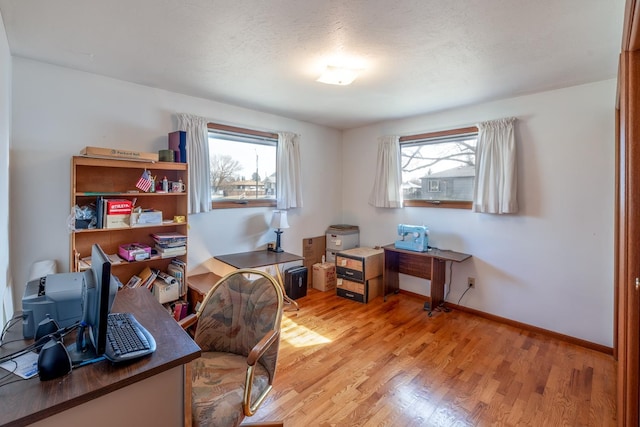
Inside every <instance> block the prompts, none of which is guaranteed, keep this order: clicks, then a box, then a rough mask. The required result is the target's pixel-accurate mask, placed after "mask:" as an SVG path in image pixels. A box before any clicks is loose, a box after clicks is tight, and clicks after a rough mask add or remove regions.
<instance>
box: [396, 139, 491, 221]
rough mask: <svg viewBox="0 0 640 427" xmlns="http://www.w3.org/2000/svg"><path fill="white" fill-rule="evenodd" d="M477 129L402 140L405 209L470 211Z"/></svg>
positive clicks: (401, 156)
mask: <svg viewBox="0 0 640 427" xmlns="http://www.w3.org/2000/svg"><path fill="white" fill-rule="evenodd" d="M477 137H478V129H477V128H476V127H469V128H462V129H452V130H447V131H441V132H432V133H424V134H419V135H409V136H403V137H400V163H401V167H402V195H403V200H404V206H421V207H448V208H464V209H469V208H471V204H472V200H473V187H474V179H475V163H476V143H477Z"/></svg>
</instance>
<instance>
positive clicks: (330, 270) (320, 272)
mask: <svg viewBox="0 0 640 427" xmlns="http://www.w3.org/2000/svg"><path fill="white" fill-rule="evenodd" d="M313 288H314V289H318V290H320V291H323V292H325V291H331V290H334V289H335V288H336V265H335V264H333V263H331V262H325V263H316V264H313Z"/></svg>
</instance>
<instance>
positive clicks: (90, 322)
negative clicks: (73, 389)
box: [67, 244, 119, 364]
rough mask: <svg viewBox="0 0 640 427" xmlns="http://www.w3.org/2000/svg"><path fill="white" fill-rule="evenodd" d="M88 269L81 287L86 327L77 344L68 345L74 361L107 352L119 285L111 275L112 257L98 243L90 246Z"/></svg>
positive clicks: (89, 358) (83, 318) (77, 361)
mask: <svg viewBox="0 0 640 427" xmlns="http://www.w3.org/2000/svg"><path fill="white" fill-rule="evenodd" d="M89 271H90V274H87V275H86V276H85V280H84V283H83V287H82V313H83V315H82V321H83V324H84V329H85V330H84V331H82V332H81V333H80V335H79V337H78V341H77V343H76V344H73V345H70V346H68V347H67V350H68V351H69V354H70V356H71V360H72V361H73V362H74V364H75V363H80V362H84V361H87V360H91V359H94V358H96V357H98V356H102V355H103V354H104V352H105V347H106V342H107V317H108V316H109V313H110V311H111V306H112V305H113V301H114V300H115V298H116V294H117V293H118V287H119V285H118V281H117V279H116V278H115V277H113V276H112V275H111V262H110V261H109V257H108V256H107V255H106V254H105V253H104V251H103V250H102V248H101V247H100V246H99V245H98V244H94V245H93V246H92V247H91V269H90V270H89ZM87 338H88V339H87Z"/></svg>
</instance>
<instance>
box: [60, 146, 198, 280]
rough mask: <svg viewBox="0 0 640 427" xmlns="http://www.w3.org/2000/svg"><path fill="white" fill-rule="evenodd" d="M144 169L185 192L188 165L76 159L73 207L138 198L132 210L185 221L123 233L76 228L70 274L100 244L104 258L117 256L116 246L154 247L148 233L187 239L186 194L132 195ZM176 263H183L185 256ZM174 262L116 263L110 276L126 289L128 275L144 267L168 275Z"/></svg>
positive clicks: (128, 229)
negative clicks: (101, 200) (100, 200)
mask: <svg viewBox="0 0 640 427" xmlns="http://www.w3.org/2000/svg"><path fill="white" fill-rule="evenodd" d="M145 169H147V170H148V171H149V173H150V174H151V175H152V176H156V177H159V179H162V178H164V177H165V176H166V177H167V180H169V181H174V182H178V181H179V180H181V181H182V182H183V183H184V185H185V187H186V188H187V189H188V188H189V186H188V178H189V177H188V166H187V164H186V163H167V162H139V161H131V160H111V159H97V158H91V157H83V156H74V157H73V158H72V162H71V181H72V182H71V207H74V206H87V205H89V204H92V203H95V202H96V200H97V198H98V197H99V196H102V197H103V198H105V199H109V198H117V199H129V200H134V199H136V206H140V207H142V208H144V209H154V210H158V211H162V217H163V220H172V219H173V218H174V217H175V216H182V217H184V219H185V221H184V222H165V223H162V224H149V225H136V226H133V227H123V228H100V229H77V230H74V231H72V232H71V243H70V256H69V270H70V271H78V269H79V266H78V264H79V262H78V260H79V259H81V258H84V257H86V256H88V255H90V253H91V246H92V245H93V244H94V243H97V244H99V245H100V246H101V247H102V249H103V250H104V251H105V253H107V254H116V253H118V248H119V246H120V245H123V244H127V243H142V244H145V245H148V246H150V247H151V248H153V247H154V245H155V242H154V240H153V238H152V237H151V234H153V233H155V232H176V233H180V234H183V235H185V236H186V235H187V231H188V223H187V221H188V216H187V204H188V198H187V192H181V193H177V192H176V193H171V192H169V193H144V192H142V191H140V192H133V191H136V190H137V188H136V183H137V182H138V179H139V178H140V177H141V175H142V173H143V171H144V170H145ZM173 258H177V259H180V260H182V261H183V262H185V263H186V261H187V255H186V254H184V255H180V256H176V257H173ZM173 258H171V257H170V258H161V257H152V259H147V260H143V261H133V262H127V261H124V262H122V263H117V264H113V265H112V273H113V275H114V276H116V277H117V278H118V279H119V280H120V282H122V283H123V284H126V283H127V282H128V281H129V279H130V278H131V276H133V275H134V274H138V273H139V272H140V270H142V269H143V268H144V267H150V268H154V269H158V270H161V271H166V270H167V267H168V265H169V264H170V263H171V260H172V259H173Z"/></svg>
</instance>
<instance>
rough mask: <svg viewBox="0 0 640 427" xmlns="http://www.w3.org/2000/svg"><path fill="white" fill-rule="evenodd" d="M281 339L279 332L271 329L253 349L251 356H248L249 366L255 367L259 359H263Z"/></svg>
mask: <svg viewBox="0 0 640 427" xmlns="http://www.w3.org/2000/svg"><path fill="white" fill-rule="evenodd" d="M279 337H280V332H279V331H274V330H273V329H271V330H270V331H269V332H267V333H266V335H265V336H264V337H262V339H261V340H260V341H258V343H257V344H256V345H255V346H253V348H252V349H251V352H250V353H249V356H247V365H249V366H254V365H255V364H256V362H257V361H258V359H260V358H261V357H262V355H263V354H264V352H265V351H267V350H268V349H269V347H271V345H272V344H273V343H274V342H276V341H278V338H279Z"/></svg>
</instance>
